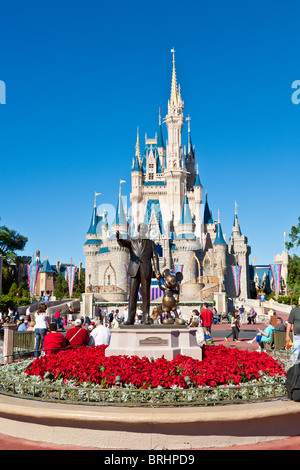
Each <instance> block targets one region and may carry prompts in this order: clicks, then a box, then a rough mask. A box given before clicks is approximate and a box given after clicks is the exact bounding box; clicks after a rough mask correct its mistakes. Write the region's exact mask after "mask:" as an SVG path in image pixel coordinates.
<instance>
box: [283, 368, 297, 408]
mask: <svg viewBox="0 0 300 470" xmlns="http://www.w3.org/2000/svg"><path fill="white" fill-rule="evenodd" d="M286 388H287V393H288V397H289V399H290V400H293V401H297V402H300V364H295V365H293V366H292V367H291V368H290V369H289V370H288V371H287V373H286Z"/></svg>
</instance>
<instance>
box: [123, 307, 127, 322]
mask: <svg viewBox="0 0 300 470" xmlns="http://www.w3.org/2000/svg"><path fill="white" fill-rule="evenodd" d="M123 317H124V323H126V322H127V320H128V308H127V307H126V308H125V310H124V311H123Z"/></svg>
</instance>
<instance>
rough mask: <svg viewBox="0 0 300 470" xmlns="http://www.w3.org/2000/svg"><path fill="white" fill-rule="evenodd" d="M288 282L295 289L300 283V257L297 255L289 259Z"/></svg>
mask: <svg viewBox="0 0 300 470" xmlns="http://www.w3.org/2000/svg"><path fill="white" fill-rule="evenodd" d="M287 284H288V286H289V288H290V289H292V290H293V291H294V287H295V286H298V285H299V284H300V258H299V256H297V255H293V256H292V257H291V258H290V259H289V264H288V277H287Z"/></svg>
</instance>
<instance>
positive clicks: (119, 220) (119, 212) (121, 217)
mask: <svg viewBox="0 0 300 470" xmlns="http://www.w3.org/2000/svg"><path fill="white" fill-rule="evenodd" d="M112 225H127V219H126V216H125V211H124V207H123V201H122V195H121V191H120V193H119V199H118V204H117V209H116V216H115V220H114V223H113V224H112Z"/></svg>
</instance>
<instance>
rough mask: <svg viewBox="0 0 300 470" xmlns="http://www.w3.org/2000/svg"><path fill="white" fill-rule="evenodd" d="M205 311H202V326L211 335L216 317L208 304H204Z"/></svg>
mask: <svg viewBox="0 0 300 470" xmlns="http://www.w3.org/2000/svg"><path fill="white" fill-rule="evenodd" d="M203 306H204V309H203V310H201V313H200V317H201V320H202V326H203V327H204V328H206V329H207V331H208V332H209V333H211V325H212V322H213V318H214V315H213V313H212V311H211V310H210V309H209V308H208V304H203Z"/></svg>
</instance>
